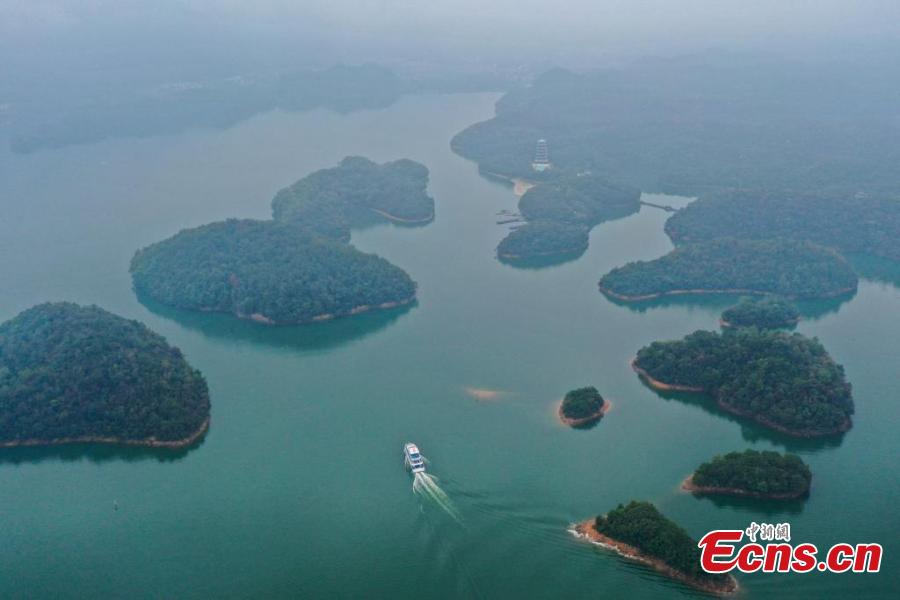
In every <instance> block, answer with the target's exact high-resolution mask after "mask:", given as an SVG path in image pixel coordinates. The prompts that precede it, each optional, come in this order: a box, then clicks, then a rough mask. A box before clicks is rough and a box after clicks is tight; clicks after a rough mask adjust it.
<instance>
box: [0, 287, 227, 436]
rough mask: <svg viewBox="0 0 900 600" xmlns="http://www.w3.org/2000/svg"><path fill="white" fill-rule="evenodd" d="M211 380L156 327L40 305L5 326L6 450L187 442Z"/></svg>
mask: <svg viewBox="0 0 900 600" xmlns="http://www.w3.org/2000/svg"><path fill="white" fill-rule="evenodd" d="M208 425H209V392H208V390H207V386H206V380H205V379H204V378H203V376H202V375H201V374H200V372H199V371H197V370H195V369H193V368H192V367H191V366H190V365H189V364H188V363H187V361H186V360H185V359H184V357H183V356H182V354H181V351H179V350H178V349H177V348H174V347H172V346H170V345H169V344H168V343H166V340H165V339H164V338H163V337H162V336H160V335H157V334H156V333H153V332H152V331H150V330H149V329H147V327H145V326H144V325H142V324H141V323H138V322H137V321H132V320H128V319H124V318H122V317H119V316H116V315H114V314H112V313H109V312H107V311H105V310H103V309H101V308H99V307H96V306H79V305H77V304H72V303H67V302H61V303H54V304H40V305H38V306H35V307H32V308H30V309H28V310H26V311H24V312H22V313H21V314H19V315H18V316H16V317H14V318H13V319H11V320H9V321H6V322H5V323H3V324H2V325H0V446H35V445H52V444H65V443H76V442H91V443H114V444H132V445H144V446H159V447H182V446H187V445H189V444H191V443H193V442H195V441H196V440H197V439H199V438H200V436H201V435H202V434H203V433H204V432H205V431H206V429H207V427H208Z"/></svg>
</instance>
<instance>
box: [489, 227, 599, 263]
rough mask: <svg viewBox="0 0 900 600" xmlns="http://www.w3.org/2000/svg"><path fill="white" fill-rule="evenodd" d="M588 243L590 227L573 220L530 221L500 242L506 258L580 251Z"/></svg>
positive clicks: (500, 252) (501, 253) (500, 255)
mask: <svg viewBox="0 0 900 600" xmlns="http://www.w3.org/2000/svg"><path fill="white" fill-rule="evenodd" d="M587 247H588V228H587V227H584V226H583V225H577V224H573V223H559V222H556V221H530V222H528V223H526V224H525V225H522V226H521V227H517V228H516V229H513V230H512V231H511V232H509V234H507V236H506V237H505V238H503V239H502V240H501V241H500V244H499V245H498V246H497V257H498V258H500V259H503V260H508V261H515V260H519V259H527V258H535V257H540V256H561V255H565V254H572V255H575V254H580V253H582V252H584V251H585V250H587Z"/></svg>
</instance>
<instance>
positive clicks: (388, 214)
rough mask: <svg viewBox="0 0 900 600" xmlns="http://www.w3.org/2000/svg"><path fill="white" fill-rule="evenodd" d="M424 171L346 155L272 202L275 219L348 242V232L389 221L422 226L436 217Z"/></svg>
mask: <svg viewBox="0 0 900 600" xmlns="http://www.w3.org/2000/svg"><path fill="white" fill-rule="evenodd" d="M427 187H428V169H427V168H426V167H425V165H422V164H420V163H417V162H415V161H412V160H409V159H401V160H395V161H393V162H388V163H384V164H382V165H379V164H377V163H374V162H372V161H371V160H369V159H367V158H363V157H361V156H348V157H347V158H345V159H344V160H342V161H341V162H340V164H339V165H338V166H336V167H332V168H330V169H322V170H319V171H316V172H314V173H311V174H309V175H307V176H306V177H304V178H303V179H301V180H299V181H297V182H296V183H294V184H293V185H291V186H289V187H286V188H284V189H283V190H281V191H279V192H278V193H277V194H276V195H275V198H273V199H272V214H273V216H274V218H275V220H277V221H283V222H290V223H294V224H297V225H303V226H306V227H309V228H311V229H313V230H314V231H316V232H318V233H321V234H323V235H326V236H328V237H332V238H336V239H341V240H345V241H346V240H349V239H350V229H351V228H352V227H357V226H361V225H365V224H367V223H371V222H375V221H379V220H385V219H387V220H389V221H397V222H406V223H426V222H428V221H430V220H432V219H433V218H434V199H433V198H432V197H431V196H429V195H428V193H427V191H426V189H427Z"/></svg>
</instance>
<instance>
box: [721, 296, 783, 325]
mask: <svg viewBox="0 0 900 600" xmlns="http://www.w3.org/2000/svg"><path fill="white" fill-rule="evenodd" d="M799 322H800V311H799V310H797V307H796V306H795V305H794V304H793V303H791V302H788V301H787V300H785V299H784V298H779V297H777V296H766V297H763V298H742V299H741V301H740V302H739V303H738V304H736V305H734V306H731V307H729V308H727V309H725V311H724V312H723V313H722V318H721V319H719V324H720V325H722V327H758V328H760V329H778V328H779V327H793V326H795V325H796V324H797V323H799Z"/></svg>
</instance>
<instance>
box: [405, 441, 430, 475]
mask: <svg viewBox="0 0 900 600" xmlns="http://www.w3.org/2000/svg"><path fill="white" fill-rule="evenodd" d="M403 463H404V464H405V465H406V468H407V469H409V470H410V471H412V472H413V473H424V472H425V457H424V456H422V454H421V453H420V452H419V448H418V446H416V445H415V444H413V443H407V444H404V445H403Z"/></svg>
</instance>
